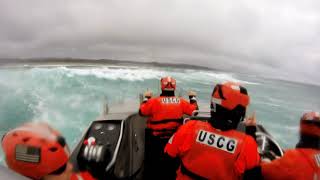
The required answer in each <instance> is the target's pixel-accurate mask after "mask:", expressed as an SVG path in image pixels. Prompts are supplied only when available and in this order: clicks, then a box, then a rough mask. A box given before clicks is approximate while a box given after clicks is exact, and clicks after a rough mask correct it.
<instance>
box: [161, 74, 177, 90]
mask: <svg viewBox="0 0 320 180" xmlns="http://www.w3.org/2000/svg"><path fill="white" fill-rule="evenodd" d="M160 83H161V90H162V91H174V90H176V80H175V79H174V78H172V77H170V76H168V77H163V78H161V80H160Z"/></svg>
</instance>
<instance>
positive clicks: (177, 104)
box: [139, 77, 197, 179]
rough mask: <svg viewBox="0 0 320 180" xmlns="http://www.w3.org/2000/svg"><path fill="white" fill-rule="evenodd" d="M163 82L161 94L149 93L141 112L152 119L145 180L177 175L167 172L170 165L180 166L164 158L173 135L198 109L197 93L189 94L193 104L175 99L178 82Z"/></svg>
mask: <svg viewBox="0 0 320 180" xmlns="http://www.w3.org/2000/svg"><path fill="white" fill-rule="evenodd" d="M160 83H161V90H162V93H161V95H160V96H159V97H156V98H151V96H152V94H151V92H146V93H145V94H144V96H145V99H144V101H143V102H142V104H141V105H140V109H139V113H140V114H141V115H143V116H149V118H148V120H147V128H146V131H145V179H151V178H152V179H155V178H156V179H168V178H170V177H172V175H171V174H174V172H173V173H172V172H169V171H170V170H163V169H166V168H167V167H168V166H170V165H172V166H175V164H176V163H175V162H172V161H171V162H168V161H167V160H166V159H164V147H165V145H166V144H167V142H168V140H169V138H170V137H171V136H172V134H173V133H175V132H176V130H177V129H178V128H179V127H180V126H181V125H182V122H183V119H182V118H183V115H184V114H187V115H191V114H192V112H193V111H194V110H196V109H197V102H196V99H195V94H189V99H190V103H189V102H187V101H186V100H184V99H183V98H180V97H176V96H175V93H174V91H175V89H176V81H175V79H173V78H171V77H164V78H161V81H160ZM168 164H169V165H168ZM169 169H173V168H169ZM173 176H174V175H173Z"/></svg>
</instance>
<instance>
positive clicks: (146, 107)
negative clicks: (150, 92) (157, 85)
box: [140, 98, 155, 116]
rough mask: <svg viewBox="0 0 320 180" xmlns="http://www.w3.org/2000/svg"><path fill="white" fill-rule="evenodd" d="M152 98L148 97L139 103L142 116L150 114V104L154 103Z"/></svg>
mask: <svg viewBox="0 0 320 180" xmlns="http://www.w3.org/2000/svg"><path fill="white" fill-rule="evenodd" d="M154 100H155V99H154V98H151V99H149V100H148V101H147V102H145V103H142V104H141V105H140V112H141V114H142V115H144V116H151V115H152V106H153V104H154Z"/></svg>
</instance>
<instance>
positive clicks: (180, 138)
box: [164, 121, 194, 157]
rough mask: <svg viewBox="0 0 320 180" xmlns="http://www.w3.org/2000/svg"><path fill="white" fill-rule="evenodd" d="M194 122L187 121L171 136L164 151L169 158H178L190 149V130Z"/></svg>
mask: <svg viewBox="0 0 320 180" xmlns="http://www.w3.org/2000/svg"><path fill="white" fill-rule="evenodd" d="M193 126H194V122H192V121H189V122H187V123H186V124H184V125H182V126H180V128H179V129H178V131H177V132H176V133H175V134H173V136H171V138H170V139H169V142H168V143H167V145H166V147H165V149H164V151H165V152H166V153H168V154H169V155H170V156H171V157H177V156H178V157H179V156H180V155H181V154H182V153H184V152H186V151H188V150H189V149H190V147H191V143H190V142H193V141H192V137H193V136H192V135H193V134H192V132H194V131H192V129H194V128H193Z"/></svg>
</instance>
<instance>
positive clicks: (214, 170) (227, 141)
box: [165, 121, 259, 179]
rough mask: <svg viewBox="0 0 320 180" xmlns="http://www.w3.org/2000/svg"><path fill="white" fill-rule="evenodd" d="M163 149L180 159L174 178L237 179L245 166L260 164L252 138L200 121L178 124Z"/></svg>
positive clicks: (248, 167) (247, 167) (251, 166)
mask: <svg viewBox="0 0 320 180" xmlns="http://www.w3.org/2000/svg"><path fill="white" fill-rule="evenodd" d="M189 123H190V124H189ZM184 126H185V127H184ZM170 143H171V144H170ZM165 151H166V152H167V153H168V154H169V155H170V156H177V157H179V158H180V159H181V166H180V168H179V170H178V173H177V179H239V178H241V176H242V175H243V173H244V171H245V170H246V169H251V168H253V167H254V166H257V165H258V164H259V155H258V152H257V144H256V143H255V141H254V140H253V138H252V137H250V136H247V135H246V134H244V133H241V132H238V131H236V130H228V131H220V130H217V129H215V128H213V127H212V126H211V125H210V124H209V123H207V122H200V121H189V122H187V123H186V124H185V125H183V126H181V127H180V129H179V130H178V131H177V132H176V134H174V136H173V138H172V139H170V141H169V143H168V144H167V146H166V148H165Z"/></svg>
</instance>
